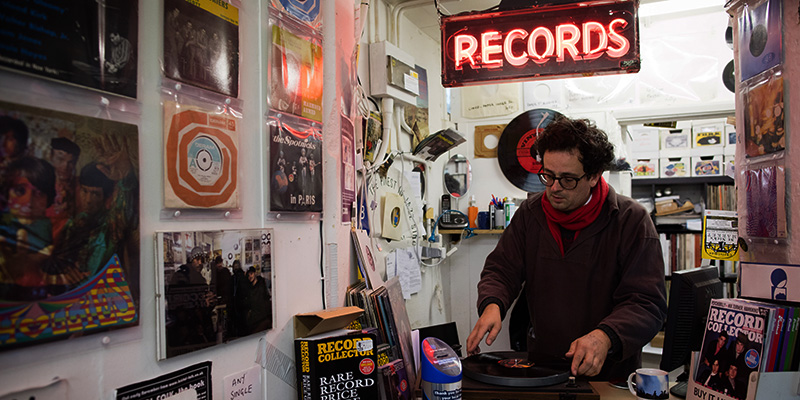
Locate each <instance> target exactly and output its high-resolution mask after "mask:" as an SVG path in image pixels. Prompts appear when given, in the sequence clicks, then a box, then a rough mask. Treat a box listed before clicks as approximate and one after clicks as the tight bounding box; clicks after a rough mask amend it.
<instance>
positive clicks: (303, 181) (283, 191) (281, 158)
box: [267, 111, 322, 212]
mask: <svg viewBox="0 0 800 400" xmlns="http://www.w3.org/2000/svg"><path fill="white" fill-rule="evenodd" d="M267 127H268V128H269V135H270V137H269V154H270V163H269V165H270V169H269V176H270V211H311V212H321V211H322V127H321V126H320V125H319V124H315V123H313V122H311V121H309V120H306V119H303V118H300V117H295V116H293V115H289V114H286V113H276V112H272V111H271V112H270V117H269V119H268V122H267Z"/></svg>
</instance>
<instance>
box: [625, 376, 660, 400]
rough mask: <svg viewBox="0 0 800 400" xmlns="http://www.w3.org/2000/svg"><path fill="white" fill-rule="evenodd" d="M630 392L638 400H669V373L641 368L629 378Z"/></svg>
mask: <svg viewBox="0 0 800 400" xmlns="http://www.w3.org/2000/svg"><path fill="white" fill-rule="evenodd" d="M628 390H630V391H631V393H632V394H633V395H634V396H636V398H637V399H669V373H667V371H662V370H660V369H655V368H639V369H637V370H636V372H632V373H631V374H630V375H629V376H628Z"/></svg>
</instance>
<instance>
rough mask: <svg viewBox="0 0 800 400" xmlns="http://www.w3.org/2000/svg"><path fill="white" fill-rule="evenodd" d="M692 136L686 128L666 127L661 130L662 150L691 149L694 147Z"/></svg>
mask: <svg viewBox="0 0 800 400" xmlns="http://www.w3.org/2000/svg"><path fill="white" fill-rule="evenodd" d="M691 136H692V135H691V134H690V133H689V131H688V130H685V129H664V130H662V132H661V151H665V150H685V149H689V148H691V147H692V144H691V139H692V138H691Z"/></svg>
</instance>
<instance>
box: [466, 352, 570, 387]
mask: <svg viewBox="0 0 800 400" xmlns="http://www.w3.org/2000/svg"><path fill="white" fill-rule="evenodd" d="M461 364H462V366H463V374H464V376H465V377H468V378H470V379H474V380H476V381H479V382H483V383H488V384H491V385H500V386H513V387H539V386H550V385H556V384H559V383H563V382H566V381H567V380H568V379H569V377H570V370H569V364H568V363H567V361H566V360H561V361H556V360H553V361H548V362H542V361H531V360H530V359H529V356H528V353H525V352H513V351H499V352H490V353H480V354H475V355H472V356H469V357H467V358H465V359H463V360H462V362H461Z"/></svg>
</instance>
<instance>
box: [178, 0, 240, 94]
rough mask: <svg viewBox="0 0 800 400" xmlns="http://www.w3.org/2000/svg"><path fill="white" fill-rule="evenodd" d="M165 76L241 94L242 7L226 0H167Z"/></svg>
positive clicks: (218, 91) (198, 85)
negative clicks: (237, 6) (240, 20)
mask: <svg viewBox="0 0 800 400" xmlns="http://www.w3.org/2000/svg"><path fill="white" fill-rule="evenodd" d="M164 76H166V77H167V78H171V79H174V80H176V81H180V82H184V83H188V84H190V85H194V86H197V87H201V88H203V89H208V90H213V91H215V92H217V93H222V94H225V95H228V96H233V97H238V96H239V9H238V8H236V7H234V6H233V5H232V4H230V3H227V2H224V1H214V0H195V1H191V2H190V1H186V0H164Z"/></svg>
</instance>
